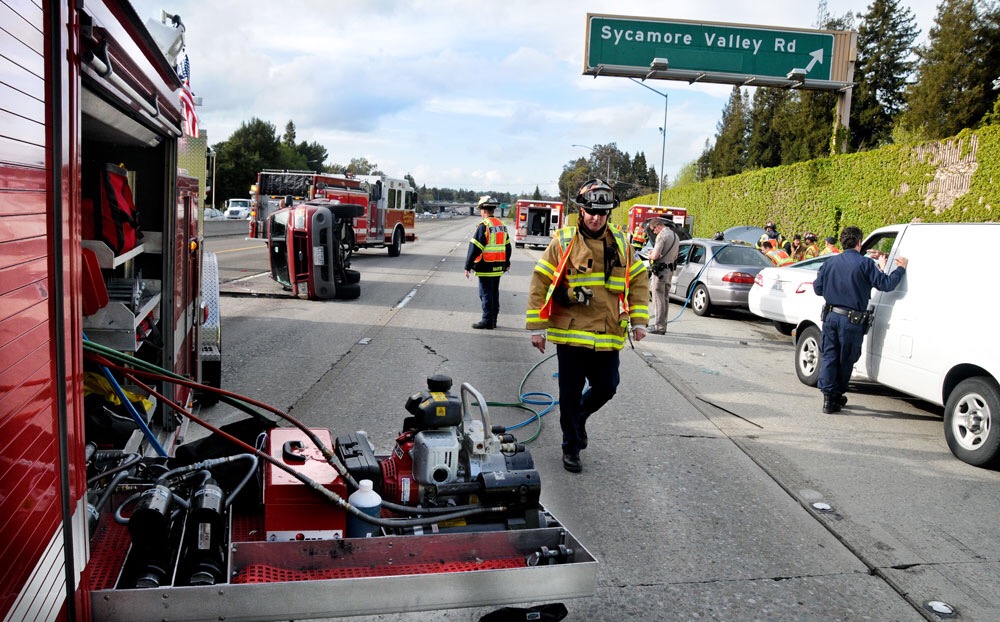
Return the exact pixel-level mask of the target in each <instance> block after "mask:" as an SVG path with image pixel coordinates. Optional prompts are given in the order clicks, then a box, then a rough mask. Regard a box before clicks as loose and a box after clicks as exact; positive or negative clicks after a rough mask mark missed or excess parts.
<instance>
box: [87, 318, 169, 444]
mask: <svg viewBox="0 0 1000 622" xmlns="http://www.w3.org/2000/svg"><path fill="white" fill-rule="evenodd" d="M83 340H84V341H90V339H88V338H87V335H86V334H84V335H83ZM99 367H100V368H101V373H102V374H104V377H105V378H107V380H108V383H110V384H111V389H112V390H113V391H114V392H115V395H117V396H118V399H120V400H121V401H122V404H124V405H125V408H126V409H128V412H129V414H131V415H132V419H133V421H135V424H136V425H137V426H139V430H140V431H141V432H142V435H143V436H145V437H146V440H147V441H149V444H150V445H152V447H153V449H154V450H155V451H156V454H157V455H158V456H161V457H163V458H166V457H167V450H165V449H164V448H163V445H161V444H160V441H158V440H156V436H155V435H154V434H153V431H152V430H150V429H149V426H148V425H146V419H145V417H143V416H142V415H140V414H139V411H137V410H136V409H135V404H133V403H132V401H131V400H130V399H128V396H126V395H125V391H124V390H123V389H122V387H121V385H120V384H118V381H117V380H115V376H114V374H112V373H111V370H110V369H108V368H107V367H105V366H104V365H99Z"/></svg>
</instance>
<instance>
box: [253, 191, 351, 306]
mask: <svg viewBox="0 0 1000 622" xmlns="http://www.w3.org/2000/svg"><path fill="white" fill-rule="evenodd" d="M363 210H364V208H363V207H362V206H360V205H353V204H347V203H341V202H339V201H331V200H328V199H313V200H311V201H307V202H305V203H300V204H298V205H295V206H292V207H286V208H283V209H280V210H278V211H276V212H275V213H273V214H271V216H270V217H269V218H268V220H267V232H268V234H267V247H268V254H269V256H270V264H271V278H272V279H274V280H275V281H277V282H278V283H279V284H280V285H281V286H282V287H283V288H284V289H286V290H289V291H291V292H293V293H294V295H295V296H297V297H300V298H309V299H310V300H328V299H331V298H336V299H341V300H351V299H354V298H357V297H358V296H360V295H361V285H360V284H359V282H360V280H361V273H360V272H358V271H357V270H351V269H350V265H351V262H350V256H351V240H352V239H353V236H352V235H351V234H350V232H351V222H352V220H353V219H354V218H356V217H357V216H360V215H361V214H362V212H363Z"/></svg>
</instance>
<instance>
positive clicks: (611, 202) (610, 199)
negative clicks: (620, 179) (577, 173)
mask: <svg viewBox="0 0 1000 622" xmlns="http://www.w3.org/2000/svg"><path fill="white" fill-rule="evenodd" d="M576 202H577V203H579V204H580V205H582V206H583V208H584V209H585V210H586V211H588V212H590V213H592V214H610V213H611V210H612V209H614V208H616V207H618V199H616V198H615V192H614V190H612V189H611V186H609V185H608V184H606V183H604V182H603V181H602V180H600V179H591V180H590V181H588V182H587V183H585V184H583V186H581V187H580V192H578V193H577V195H576Z"/></svg>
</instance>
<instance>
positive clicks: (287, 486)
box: [264, 428, 347, 542]
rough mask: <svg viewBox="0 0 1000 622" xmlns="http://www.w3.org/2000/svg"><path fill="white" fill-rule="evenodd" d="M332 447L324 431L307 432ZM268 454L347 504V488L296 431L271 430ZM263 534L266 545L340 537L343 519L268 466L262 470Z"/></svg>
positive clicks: (337, 511)
mask: <svg viewBox="0 0 1000 622" xmlns="http://www.w3.org/2000/svg"><path fill="white" fill-rule="evenodd" d="M312 432H313V433H314V434H316V436H317V437H319V439H320V441H321V442H322V443H323V444H324V445H326V446H327V447H333V441H332V438H331V435H330V431H329V430H322V429H317V430H312ZM268 453H269V454H271V456H272V457H274V458H275V459H277V460H280V461H281V462H283V463H285V464H287V465H288V466H290V467H292V468H293V469H295V470H296V471H298V472H299V473H301V474H303V475H305V476H306V477H308V478H309V479H312V480H313V481H315V482H317V483H318V484H320V485H321V486H323V487H324V488H326V489H327V490H329V491H331V492H334V493H336V494H338V495H340V496H341V497H342V498H344V499H347V483H346V482H345V481H344V478H342V477H341V476H340V474H339V473H337V471H336V470H335V469H334V468H333V467H332V466H330V465H329V463H327V461H326V459H325V458H323V454H322V452H320V450H319V448H318V447H316V445H315V444H314V443H313V442H312V441H311V440H310V439H309V437H308V436H307V435H306V434H305V433H304V432H302V430H299V429H297V428H274V429H273V430H271V432H270V435H269V436H268ZM264 473H265V477H264V529H265V530H266V531H267V539H268V540H269V541H279V542H280V541H287V540H330V539H334V538H343V537H344V529H345V528H346V524H347V516H346V513H345V512H344V510H342V509H340V508H339V507H337V506H336V505H334V504H333V503H331V502H330V501H329V500H327V499H324V498H322V497H320V496H319V494H317V493H316V492H314V491H312V490H310V489H309V488H308V487H307V486H306V485H305V484H303V483H302V482H300V481H299V480H297V479H295V478H294V477H292V475H291V474H289V473H286V472H285V471H283V470H282V469H279V468H278V467H276V466H274V465H272V464H271V463H270V462H268V463H267V464H266V465H265V466H264Z"/></svg>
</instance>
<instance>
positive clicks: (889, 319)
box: [795, 223, 1000, 466]
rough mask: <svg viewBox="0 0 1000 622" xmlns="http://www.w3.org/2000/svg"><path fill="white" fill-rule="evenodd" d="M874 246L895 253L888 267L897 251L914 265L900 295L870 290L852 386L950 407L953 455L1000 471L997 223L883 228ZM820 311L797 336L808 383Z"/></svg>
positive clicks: (815, 365) (799, 367)
mask: <svg viewBox="0 0 1000 622" xmlns="http://www.w3.org/2000/svg"><path fill="white" fill-rule="evenodd" d="M871 249H877V250H879V251H881V252H884V253H888V255H889V257H888V260H887V262H886V266H893V267H894V266H895V264H894V263H893V259H894V258H895V256H896V255H897V254H898V255H901V256H903V257H906V258H907V259H908V260H909V265H908V266H907V269H906V276H905V277H903V280H902V282H901V283H900V284H899V287H897V288H896V289H895V290H894V291H891V292H880V291H878V290H873V291H872V299H871V305H870V307H869V308H874V309H875V322H874V324H873V325H872V327H871V330H870V331H869V332H868V334H867V335H866V336H865V340H864V345H863V347H862V353H861V359H860V360H859V361H858V362H857V363H856V364H855V366H854V374H853V376H852V379H853V380H864V381H870V382H876V383H879V384H882V385H885V386H887V387H891V388H893V389H896V390H897V391H902V392H903V393H908V394H910V395H913V396H915V397H918V398H921V399H924V400H927V401H928V402H933V403H934V404H937V405H939V406H944V433H945V438H946V440H947V441H948V447H949V448H950V449H951V451H952V453H954V454H955V456H956V457H958V458H959V459H960V460H963V461H964V462H968V463H969V464H973V465H977V466H998V465H1000V384H998V380H1000V328H998V327H997V322H996V317H997V315H998V313H997V311H998V307H1000V293H998V291H997V279H996V272H994V270H995V269H996V268H995V265H996V257H997V252H998V249H1000V223H914V224H909V225H893V226H889V227H883V228H881V229H877V230H876V231H874V232H872V234H871V235H869V236H868V237H867V238H866V239H865V241H864V243H863V244H862V252H867V251H869V250H871ZM821 307H822V303H821V302H819V303H818V304H817V305H816V311H815V313H814V314H812V316H810V317H807V318H805V319H803V320H802V321H800V322H799V324H798V326H797V327H796V332H795V371H796V373H797V374H798V377H799V379H800V380H801V381H802V382H804V383H806V384H809V385H815V384H816V379H817V377H818V375H819V344H820V334H821V333H820V330H821V328H820V327H821V322H820V318H819V310H820V308H821ZM849 407H850V406H848V408H849ZM993 415H997V426H998V427H997V429H995V430H994V429H993Z"/></svg>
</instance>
